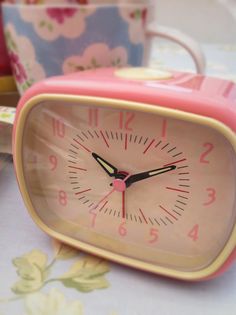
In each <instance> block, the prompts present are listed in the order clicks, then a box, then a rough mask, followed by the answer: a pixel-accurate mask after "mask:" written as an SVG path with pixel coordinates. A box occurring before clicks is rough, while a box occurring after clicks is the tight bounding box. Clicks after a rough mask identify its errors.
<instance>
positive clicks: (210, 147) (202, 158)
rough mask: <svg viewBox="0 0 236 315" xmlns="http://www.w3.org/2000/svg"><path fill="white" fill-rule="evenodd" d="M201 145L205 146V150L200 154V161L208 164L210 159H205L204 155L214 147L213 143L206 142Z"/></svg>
mask: <svg viewBox="0 0 236 315" xmlns="http://www.w3.org/2000/svg"><path fill="white" fill-rule="evenodd" d="M203 147H204V148H206V150H205V151H204V152H203V153H202V154H201V156H200V163H207V164H208V163H210V161H209V160H207V159H206V156H207V155H208V154H209V153H210V152H211V151H212V150H213V149H214V145H213V144H212V143H210V142H206V143H204V144H203Z"/></svg>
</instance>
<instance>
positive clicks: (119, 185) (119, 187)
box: [113, 179, 126, 192]
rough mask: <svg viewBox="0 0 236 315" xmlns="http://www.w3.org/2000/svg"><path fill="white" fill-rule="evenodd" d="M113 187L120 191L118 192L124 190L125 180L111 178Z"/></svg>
mask: <svg viewBox="0 0 236 315" xmlns="http://www.w3.org/2000/svg"><path fill="white" fill-rule="evenodd" d="M113 187H114V189H115V190H116V191H120V192H122V191H125V189H126V185H125V182H124V180H122V179H114V180H113Z"/></svg>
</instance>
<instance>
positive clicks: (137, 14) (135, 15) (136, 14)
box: [130, 9, 147, 25]
mask: <svg viewBox="0 0 236 315" xmlns="http://www.w3.org/2000/svg"><path fill="white" fill-rule="evenodd" d="M130 18H131V19H141V20H142V23H143V25H145V24H146V19H147V9H143V10H135V11H133V12H131V13H130Z"/></svg>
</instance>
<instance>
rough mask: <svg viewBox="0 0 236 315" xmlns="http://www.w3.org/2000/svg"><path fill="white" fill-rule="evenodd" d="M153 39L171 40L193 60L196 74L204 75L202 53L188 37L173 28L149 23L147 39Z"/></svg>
mask: <svg viewBox="0 0 236 315" xmlns="http://www.w3.org/2000/svg"><path fill="white" fill-rule="evenodd" d="M154 37H162V38H166V39H169V40H172V41H174V42H176V43H177V44H179V45H180V46H182V47H183V48H185V49H186V50H187V51H188V52H189V54H190V55H191V57H192V58H193V60H194V63H195V67H196V70H197V72H198V73H200V74H204V73H205V69H206V60H205V56H204V54H203V51H202V49H201V47H200V45H199V44H198V43H197V42H196V41H195V40H194V39H192V38H191V37H190V36H188V35H186V34H184V33H182V32H181V31H179V30H176V29H174V28H170V27H167V26H162V25H156V23H151V24H149V25H148V27H147V38H148V40H150V39H152V38H154Z"/></svg>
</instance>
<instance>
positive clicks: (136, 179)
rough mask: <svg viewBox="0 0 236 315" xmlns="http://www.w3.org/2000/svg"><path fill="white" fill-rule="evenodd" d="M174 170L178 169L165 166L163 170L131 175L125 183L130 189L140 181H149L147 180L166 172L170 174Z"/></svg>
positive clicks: (173, 166) (172, 166) (158, 169)
mask: <svg viewBox="0 0 236 315" xmlns="http://www.w3.org/2000/svg"><path fill="white" fill-rule="evenodd" d="M174 169H176V166H175V165H170V166H164V167H161V168H157V169H155V170H151V171H147V172H143V173H138V174H134V175H131V176H130V177H128V178H127V180H126V181H125V184H126V187H129V186H130V185H131V184H133V183H135V182H139V181H140V180H143V179H147V178H149V177H152V176H157V175H160V174H163V173H166V172H170V171H172V170H174Z"/></svg>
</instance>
